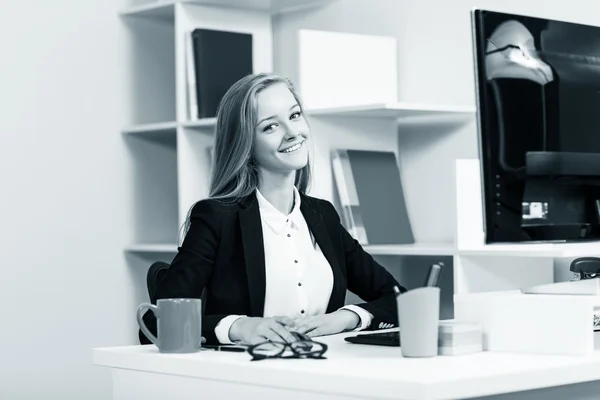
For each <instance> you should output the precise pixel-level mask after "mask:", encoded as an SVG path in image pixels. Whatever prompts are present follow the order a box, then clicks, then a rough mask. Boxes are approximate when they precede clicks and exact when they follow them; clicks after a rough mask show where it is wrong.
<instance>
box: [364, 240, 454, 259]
mask: <svg viewBox="0 0 600 400" xmlns="http://www.w3.org/2000/svg"><path fill="white" fill-rule="evenodd" d="M363 248H364V249H365V251H366V252H367V253H369V254H371V255H393V256H412V255H414V256H452V255H454V253H456V250H455V247H454V245H453V244H451V243H415V244H391V245H365V246H363Z"/></svg>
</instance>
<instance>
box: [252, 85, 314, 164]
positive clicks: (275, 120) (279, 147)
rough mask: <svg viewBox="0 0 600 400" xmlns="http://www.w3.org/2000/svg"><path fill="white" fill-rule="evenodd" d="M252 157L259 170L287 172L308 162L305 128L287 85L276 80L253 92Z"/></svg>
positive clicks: (306, 131)
mask: <svg viewBox="0 0 600 400" xmlns="http://www.w3.org/2000/svg"><path fill="white" fill-rule="evenodd" d="M257 121H258V124H257V125H256V128H255V139H256V140H255V144H254V158H255V160H256V162H257V164H258V167H259V169H262V170H266V171H269V172H275V173H284V174H285V173H290V172H295V171H296V170H299V169H301V168H303V167H304V166H305V165H306V164H307V162H308V143H307V139H308V137H309V128H308V124H307V123H306V120H305V119H304V115H303V114H302V110H301V109H300V105H299V104H298V102H297V101H296V99H295V98H294V95H293V94H292V93H291V92H290V90H289V89H288V88H287V86H286V85H285V84H283V83H277V84H274V85H272V86H269V87H267V88H266V89H264V90H262V91H261V92H260V93H258V95H257Z"/></svg>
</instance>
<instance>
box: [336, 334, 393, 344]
mask: <svg viewBox="0 0 600 400" xmlns="http://www.w3.org/2000/svg"><path fill="white" fill-rule="evenodd" d="M344 340H346V341H347V342H350V343H355V344H372V345H375V346H400V332H398V331H392V332H375V333H363V334H360V335H356V336H348V337H346V338H344Z"/></svg>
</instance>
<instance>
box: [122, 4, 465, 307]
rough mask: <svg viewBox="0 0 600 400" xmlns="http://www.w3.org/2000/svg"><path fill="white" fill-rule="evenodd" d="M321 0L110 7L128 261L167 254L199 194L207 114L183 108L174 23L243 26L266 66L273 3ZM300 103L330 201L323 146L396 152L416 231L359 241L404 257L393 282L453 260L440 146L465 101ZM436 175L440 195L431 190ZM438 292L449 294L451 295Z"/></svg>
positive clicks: (180, 45)
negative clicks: (125, 152) (125, 85)
mask: <svg viewBox="0 0 600 400" xmlns="http://www.w3.org/2000/svg"><path fill="white" fill-rule="evenodd" d="M329 1H330V0H305V1H301V0H196V1H188V0H184V1H155V2H147V3H142V4H135V5H132V6H130V7H126V8H124V9H123V10H122V11H121V13H120V16H121V18H122V20H123V24H124V25H125V27H126V29H127V33H128V39H129V41H128V45H129V51H128V52H127V54H126V57H128V61H129V65H130V78H129V80H130V85H129V91H128V93H127V94H126V95H127V96H128V97H129V107H128V110H127V111H128V113H127V115H128V116H129V118H128V121H126V127H124V128H123V129H122V132H121V134H122V136H123V139H124V141H125V142H126V144H127V146H128V147H129V149H130V152H131V155H132V159H133V168H134V179H135V181H134V185H133V188H132V190H133V191H134V193H133V204H132V205H131V210H132V218H133V223H134V224H135V226H136V235H135V237H134V238H133V241H132V243H130V245H129V246H128V247H127V248H126V249H124V250H125V251H126V253H127V255H128V257H129V259H130V260H132V261H131V262H134V263H137V262H139V263H140V264H141V265H143V266H146V267H147V266H148V265H150V263H151V262H152V261H153V260H156V259H158V258H162V259H164V260H170V259H172V257H173V256H174V254H175V253H176V251H177V244H176V243H177V238H178V233H179V229H180V228H181V226H182V225H183V223H184V221H185V217H186V214H187V212H188V210H189V208H190V207H191V206H192V205H193V204H194V203H195V202H196V201H198V200H200V199H202V198H205V197H207V195H208V177H209V174H208V172H209V163H208V152H207V148H208V147H209V146H211V145H212V140H213V132H214V128H215V122H216V121H215V118H206V119H200V120H188V118H187V101H186V97H187V96H186V82H185V51H184V50H185V49H184V34H186V33H187V32H189V31H190V30H191V29H193V28H195V27H204V28H211V29H229V30H235V31H243V32H249V33H253V34H254V48H255V50H256V51H255V52H254V55H255V59H254V60H253V64H254V66H255V70H257V71H258V70H261V71H272V68H273V54H272V52H273V40H272V37H271V35H272V26H271V23H272V17H273V15H275V14H281V13H285V12H289V11H292V10H296V9H298V8H299V7H300V8H304V9H308V8H311V7H312V8H315V9H316V8H317V7H319V6H323V5H326V4H327V3H328V2H329ZM216 5H218V7H217V6H216ZM278 72H281V73H283V74H284V75H288V76H290V75H291V77H292V78H294V76H293V74H286V71H278ZM306 107H307V110H306V115H307V117H308V119H309V123H310V126H311V133H312V135H313V138H314V144H315V146H314V159H313V164H314V170H315V174H314V176H313V179H314V182H313V185H312V188H311V190H310V192H309V194H311V195H313V196H316V197H321V198H325V199H327V200H330V201H332V202H333V203H334V205H337V195H336V193H335V189H334V188H335V185H334V181H333V176H332V175H333V174H332V169H331V151H332V150H333V149H336V148H346V149H351V148H355V149H363V150H385V151H390V150H392V151H394V152H395V153H396V156H397V158H398V160H399V164H400V165H399V166H400V170H401V174H402V180H403V186H404V192H405V196H406V204H407V208H408V209H409V217H410V219H411V228H412V230H413V236H414V237H415V243H414V244H408V245H368V246H365V249H366V251H368V252H369V253H370V254H372V255H373V256H374V257H376V258H378V260H384V261H386V262H389V264H388V265H392V266H393V265H400V264H402V268H401V269H403V270H404V269H405V268H404V264H403V263H398V262H397V261H396V260H397V259H401V260H404V259H409V260H411V261H410V263H409V264H411V265H410V268H408V269H411V270H412V271H413V272H411V273H410V274H409V276H404V275H402V281H403V282H414V284H410V285H409V286H411V285H413V286H414V285H420V284H422V276H421V275H423V274H424V273H425V270H424V269H423V268H422V265H426V264H427V263H429V262H431V261H432V260H444V261H445V262H447V264H452V263H453V260H455V258H456V255H457V247H456V245H455V238H454V230H455V229H454V225H453V223H454V222H453V221H454V218H453V217H452V216H451V215H452V213H454V212H455V206H454V203H453V198H454V194H453V190H454V188H453V182H454V180H453V179H451V178H452V176H453V175H452V173H453V172H451V170H453V165H454V164H453V163H454V159H453V158H452V159H450V158H448V157H449V156H448V154H450V153H449V152H448V146H452V141H451V140H450V141H449V139H451V138H452V136H453V135H457V134H462V133H461V132H465V131H466V130H468V129H471V127H474V116H475V109H474V107H471V106H455V105H435V104H416V103H401V102H399V103H380V104H364V105H357V106H344V107H333V108H327V109H311V107H310V104H306ZM440 172H441V173H440ZM439 187H441V191H442V193H443V195H442V196H440V195H437V194H433V195H432V194H431V193H434V192H435V191H436V190H437V188H439ZM383 195H384V194H383ZM438 221H441V222H439V223H438ZM432 227H434V228H433V229H432ZM134 260H138V261H134ZM413 261H414V262H413ZM451 270H453V268H452V266H451V265H448V272H447V273H446V275H445V276H446V277H447V278H448V277H450V278H452V279H456V277H455V276H453V273H452V271H451ZM396 272H397V271H396ZM454 275H455V274H454ZM449 285H450V286H452V283H450V284H449ZM454 286H456V284H454ZM446 303H450V306H451V303H452V299H451V295H450V299H449V300H447V301H446Z"/></svg>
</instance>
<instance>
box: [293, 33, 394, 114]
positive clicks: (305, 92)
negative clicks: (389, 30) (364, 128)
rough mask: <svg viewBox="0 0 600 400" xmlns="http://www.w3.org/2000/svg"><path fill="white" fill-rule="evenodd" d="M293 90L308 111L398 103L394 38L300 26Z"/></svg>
mask: <svg viewBox="0 0 600 400" xmlns="http://www.w3.org/2000/svg"><path fill="white" fill-rule="evenodd" d="M298 35H299V36H298V47H299V50H298V51H299V54H298V60H299V61H298V62H299V65H298V68H299V77H298V80H299V82H297V85H298V91H299V92H300V95H301V96H302V98H303V100H304V103H305V106H306V108H307V109H311V110H313V109H322V108H333V107H345V106H357V105H365V104H378V103H395V102H397V101H398V49H397V47H398V44H397V40H396V38H394V37H387V36H374V35H361V34H355V33H342V32H327V31H316V30H308V29H301V30H300V31H299V32H298Z"/></svg>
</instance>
